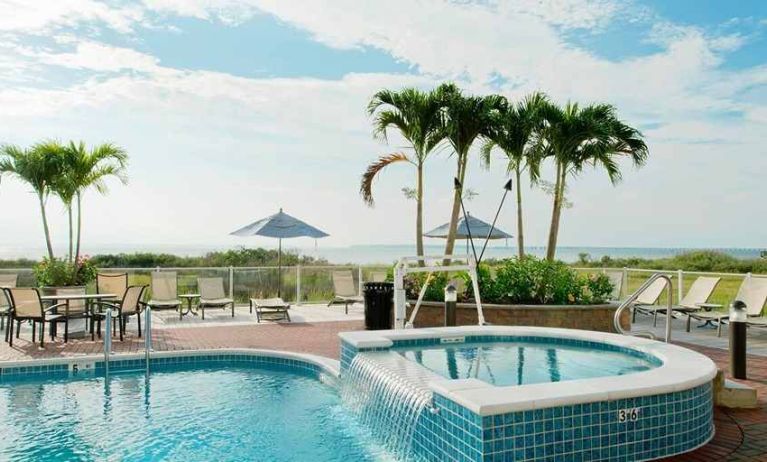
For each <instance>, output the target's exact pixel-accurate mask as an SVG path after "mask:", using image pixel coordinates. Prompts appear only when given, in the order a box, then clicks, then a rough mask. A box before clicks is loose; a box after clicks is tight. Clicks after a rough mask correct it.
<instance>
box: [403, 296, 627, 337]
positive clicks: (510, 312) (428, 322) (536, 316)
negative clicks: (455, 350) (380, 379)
mask: <svg viewBox="0 0 767 462" xmlns="http://www.w3.org/2000/svg"><path fill="white" fill-rule="evenodd" d="M414 306H415V301H414V300H413V301H410V308H408V310H407V313H408V316H410V313H411V311H412V307H414ZM617 308H618V305H617V304H604V305H493V304H484V303H483V304H482V311H483V312H484V315H485V321H487V322H488V323H490V324H497V325H504V326H538V327H563V328H569V329H583V330H595V331H600V332H615V329H614V328H613V318H614V316H615V310H616V309H617ZM456 323H457V325H459V326H468V325H476V324H477V307H476V305H474V304H473V303H459V304H458V308H457V310H456ZM444 325H445V310H444V304H443V303H441V302H423V303H422V304H421V308H420V309H419V310H418V316H417V317H416V319H415V327H437V326H444ZM621 325H622V326H623V328H624V329H626V330H630V328H631V318H630V315H629V311H628V310H625V311H624V312H623V314H622V316H621Z"/></svg>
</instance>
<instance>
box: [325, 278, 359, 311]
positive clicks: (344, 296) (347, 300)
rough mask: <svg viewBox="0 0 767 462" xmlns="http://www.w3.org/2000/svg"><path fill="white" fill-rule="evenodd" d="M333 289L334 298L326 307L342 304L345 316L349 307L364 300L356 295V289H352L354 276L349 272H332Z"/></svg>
mask: <svg viewBox="0 0 767 462" xmlns="http://www.w3.org/2000/svg"><path fill="white" fill-rule="evenodd" d="M333 289H334V291H335V296H334V298H333V300H331V301H330V303H328V306H330V305H333V304H335V303H339V304H340V303H343V304H344V313H346V314H349V305H353V304H355V303H363V302H364V298H363V297H361V296H359V295H357V289H356V288H355V287H354V276H353V275H352V272H351V271H333Z"/></svg>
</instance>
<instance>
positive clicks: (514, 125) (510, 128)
mask: <svg viewBox="0 0 767 462" xmlns="http://www.w3.org/2000/svg"><path fill="white" fill-rule="evenodd" d="M546 101H547V98H546V95H544V94H542V93H537V92H536V93H533V94H531V95H528V96H527V97H525V99H524V100H522V101H521V102H518V103H517V104H514V105H507V106H504V107H503V108H502V109H501V110H500V112H499V114H498V116H497V117H496V119H495V125H494V127H493V129H492V130H491V132H490V135H489V136H488V140H487V142H485V144H484V146H482V157H483V162H484V164H485V165H486V166H489V164H490V153H491V151H492V150H493V149H494V148H496V147H497V148H499V149H501V150H502V151H503V153H504V154H505V155H506V159H507V161H508V164H507V172H509V173H514V178H515V180H516V186H517V252H518V255H519V258H520V259H521V258H523V257H524V256H525V237H524V236H525V232H524V223H523V219H522V216H523V215H522V183H521V179H522V173H523V172H524V171H525V170H526V169H528V167H529V173H530V178H531V180H535V179H537V176H538V164H539V162H538V157H537V156H536V151H535V146H536V135H537V132H538V130H539V129H540V128H541V126H542V119H541V110H540V109H541V106H542V105H543V104H544V103H545V102H546Z"/></svg>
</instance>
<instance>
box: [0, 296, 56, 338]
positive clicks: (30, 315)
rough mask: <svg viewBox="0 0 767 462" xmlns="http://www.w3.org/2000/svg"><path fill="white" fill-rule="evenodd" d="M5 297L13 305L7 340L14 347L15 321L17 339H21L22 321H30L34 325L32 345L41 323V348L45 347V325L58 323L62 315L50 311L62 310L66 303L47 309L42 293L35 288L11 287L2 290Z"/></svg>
mask: <svg viewBox="0 0 767 462" xmlns="http://www.w3.org/2000/svg"><path fill="white" fill-rule="evenodd" d="M2 290H3V291H4V292H5V296H6V297H7V298H8V301H9V302H10V303H11V310H10V314H9V318H8V330H7V332H6V340H7V341H8V343H9V344H10V346H13V321H16V338H19V330H20V328H21V321H30V322H31V323H32V343H34V342H35V337H36V326H37V323H40V346H43V344H44V340H45V323H46V322H57V321H58V320H59V319H61V317H62V316H61V315H58V314H51V313H50V311H52V310H55V309H57V308H60V307H62V306H64V305H66V303H59V304H57V305H53V306H49V307H48V308H45V307H44V306H43V301H42V300H41V299H40V292H39V291H38V290H37V289H36V288H34V287H10V288H5V289H2Z"/></svg>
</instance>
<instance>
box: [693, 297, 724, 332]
mask: <svg viewBox="0 0 767 462" xmlns="http://www.w3.org/2000/svg"><path fill="white" fill-rule="evenodd" d="M697 306H699V307H700V308H703V310H704V311H711V310H714V309H719V308H721V307H722V306H724V305H720V304H718V303H698V304H697ZM706 327H711V328H715V327H716V326H715V325H714V323H713V322H712V320H711V319H707V320H706V322H705V323H703V324H701V325H700V326H698V329H704V328H706Z"/></svg>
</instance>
